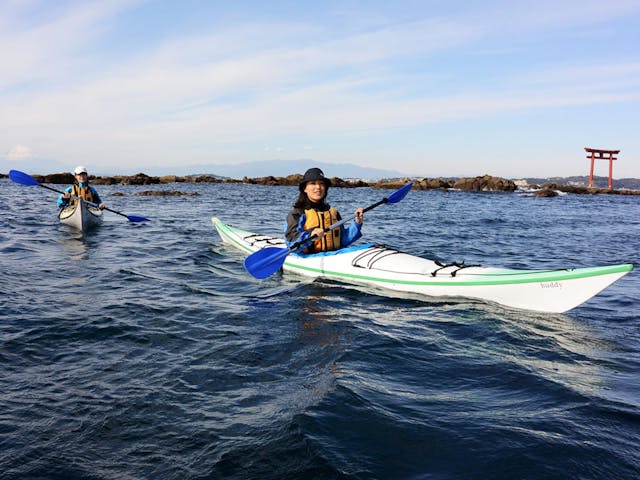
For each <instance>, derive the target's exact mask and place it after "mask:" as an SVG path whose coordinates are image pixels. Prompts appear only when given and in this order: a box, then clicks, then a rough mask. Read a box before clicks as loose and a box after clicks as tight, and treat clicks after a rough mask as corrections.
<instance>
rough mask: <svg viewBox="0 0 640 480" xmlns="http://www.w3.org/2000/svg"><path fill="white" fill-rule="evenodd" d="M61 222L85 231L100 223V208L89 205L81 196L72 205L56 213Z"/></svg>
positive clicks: (101, 218)
mask: <svg viewBox="0 0 640 480" xmlns="http://www.w3.org/2000/svg"><path fill="white" fill-rule="evenodd" d="M58 218H59V220H60V222H61V223H64V224H65V225H69V226H70V227H73V228H75V229H77V230H80V231H82V232H85V231H87V230H89V229H91V228H93V227H96V226H98V225H100V224H101V223H102V220H103V217H102V210H100V209H99V208H96V207H94V206H92V205H89V204H88V203H87V202H85V201H84V200H82V199H81V198H78V199H77V202H76V203H75V204H73V205H70V206H67V207H64V208H62V209H61V210H60V212H59V213H58Z"/></svg>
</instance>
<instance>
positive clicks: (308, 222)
mask: <svg viewBox="0 0 640 480" xmlns="http://www.w3.org/2000/svg"><path fill="white" fill-rule="evenodd" d="M304 214H305V216H306V218H305V222H304V227H303V228H304V229H305V230H307V231H308V230H313V229H314V228H322V229H325V228H328V227H330V226H331V225H333V224H334V223H336V222H338V221H339V217H338V211H337V210H336V209H335V208H333V207H331V208H330V209H329V210H327V211H324V212H319V211H318V210H315V209H313V208H310V209H308V210H305V211H304ZM339 248H340V228H334V229H333V230H331V231H330V232H326V233H325V235H324V237H322V238H321V239H319V240H315V241H314V242H313V243H312V244H311V246H310V247H307V248H306V249H305V250H304V252H305V253H313V252H328V251H330V250H338V249H339Z"/></svg>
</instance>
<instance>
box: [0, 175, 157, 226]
mask: <svg viewBox="0 0 640 480" xmlns="http://www.w3.org/2000/svg"><path fill="white" fill-rule="evenodd" d="M9 178H10V179H11V180H13V181H14V182H16V183H19V184H21V185H27V186H28V187H36V186H37V187H42V188H46V189H47V190H51V191H52V192H57V193H61V194H64V193H65V192H63V191H61V190H57V189H55V188H53V187H50V186H48V185H42V184H41V183H38V181H37V180H36V179H35V178H33V177H32V176H31V175H29V174H27V173H24V172H21V171H20V170H10V171H9ZM85 201H86V200H85ZM87 203H88V204H89V205H93V206H94V207H97V206H98V205H96V204H95V203H91V202H87ZM104 209H105V210H108V211H110V212H113V213H117V214H118V215H122V216H123V217H127V219H128V220H129V221H130V222H134V223H137V222H149V221H150V220H149V219H148V218H145V217H139V216H137V215H126V214H124V213H121V212H118V211H116V210H112V209H110V208H107V207H104Z"/></svg>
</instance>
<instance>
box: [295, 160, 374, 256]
mask: <svg viewBox="0 0 640 480" xmlns="http://www.w3.org/2000/svg"><path fill="white" fill-rule="evenodd" d="M330 186H331V180H329V179H328V178H326V177H325V176H324V173H323V172H322V170H320V169H319V168H310V169H309V170H307V171H306V172H305V174H304V176H303V177H302V181H301V182H300V185H299V190H300V195H299V197H298V200H297V201H296V203H295V204H294V206H293V209H292V210H291V211H290V212H289V214H288V215H287V224H286V227H285V237H286V240H287V244H288V245H292V244H293V243H295V242H298V241H301V240H302V241H304V240H305V239H307V238H310V237H314V236H315V237H317V238H316V239H315V240H314V241H313V242H312V243H310V244H309V245H308V246H306V247H305V248H304V252H305V253H315V252H325V251H331V250H338V249H340V248H343V247H346V246H348V245H350V244H351V243H353V242H355V241H356V240H358V239H359V238H360V237H361V236H362V233H361V232H360V229H361V228H362V223H363V221H364V212H363V209H362V208H358V209H357V210H356V212H355V214H356V217H355V219H354V221H353V222H351V223H350V224H349V226H348V227H345V226H344V225H341V226H340V227H339V228H335V229H333V230H331V231H330V232H326V233H325V231H324V229H325V228H328V227H330V226H331V225H333V224H334V223H337V222H339V221H340V220H341V218H340V213H338V211H337V210H336V209H335V208H333V207H331V206H330V205H329V204H328V203H327V202H326V199H327V193H328V190H329V187H330Z"/></svg>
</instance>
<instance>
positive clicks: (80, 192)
mask: <svg viewBox="0 0 640 480" xmlns="http://www.w3.org/2000/svg"><path fill="white" fill-rule="evenodd" d="M71 196H72V197H74V196H75V197H80V198H82V199H83V200H86V201H87V202H91V203H96V202H95V199H94V198H93V192H92V191H91V189H90V188H89V185H84V186H82V187H81V186H80V185H78V184H77V183H74V184H73V185H72V186H71ZM76 203H78V200H77V199H75V198H71V199H70V200H69V205H75V204H76Z"/></svg>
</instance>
